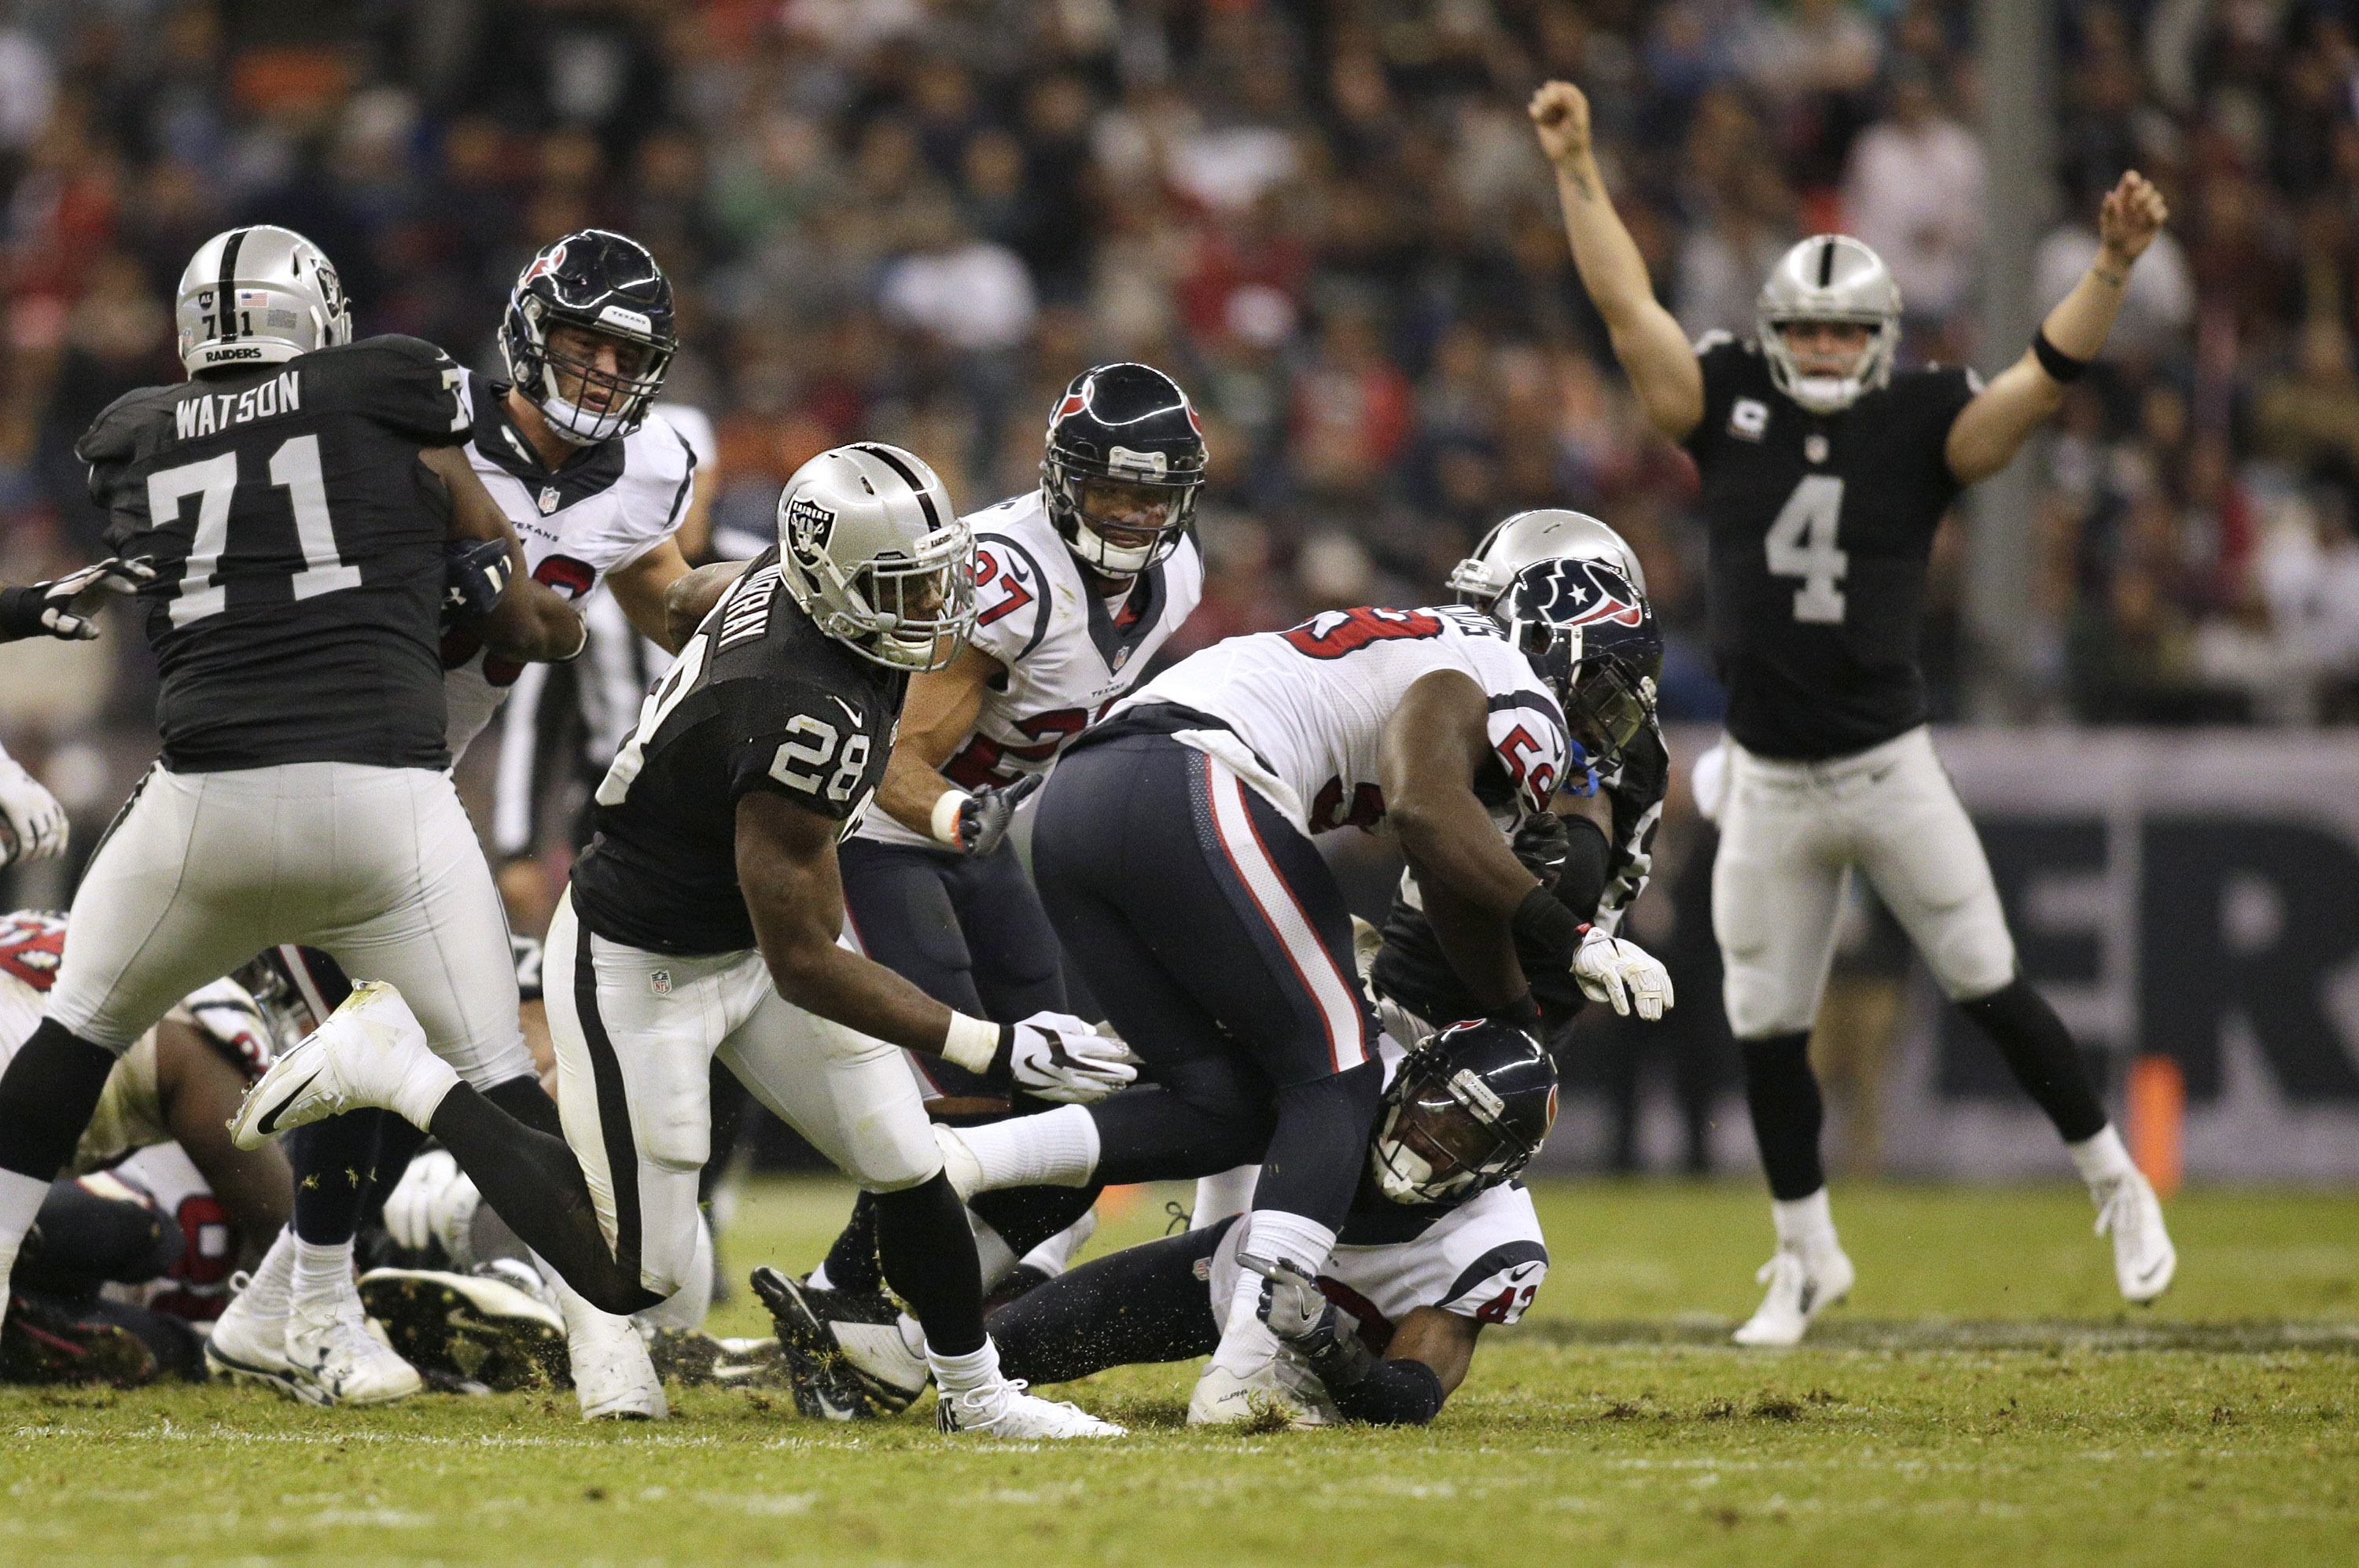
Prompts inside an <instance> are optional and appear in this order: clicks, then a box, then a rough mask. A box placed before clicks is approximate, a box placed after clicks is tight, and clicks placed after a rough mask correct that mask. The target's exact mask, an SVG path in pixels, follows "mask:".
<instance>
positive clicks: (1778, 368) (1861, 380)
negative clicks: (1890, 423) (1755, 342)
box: [1761, 312, 1900, 414]
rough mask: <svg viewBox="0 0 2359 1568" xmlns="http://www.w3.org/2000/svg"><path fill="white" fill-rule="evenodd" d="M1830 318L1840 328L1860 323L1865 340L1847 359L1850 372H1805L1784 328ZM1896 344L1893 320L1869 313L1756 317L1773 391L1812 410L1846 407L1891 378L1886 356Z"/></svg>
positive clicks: (1896, 323) (1893, 351) (1897, 329)
mask: <svg viewBox="0 0 2359 1568" xmlns="http://www.w3.org/2000/svg"><path fill="white" fill-rule="evenodd" d="M1822 321H1832V322H1837V323H1840V324H1842V325H1845V326H1856V327H1864V328H1865V329H1866V330H1867V342H1866V343H1865V345H1864V346H1863V347H1862V348H1861V349H1860V351H1859V356H1858V357H1857V358H1856V359H1855V360H1854V361H1853V362H1852V368H1851V370H1850V371H1849V372H1848V373H1846V374H1844V375H1841V376H1806V375H1804V374H1803V371H1802V366H1801V365H1800V364H1799V362H1798V361H1797V360H1796V358H1795V357H1794V351H1793V349H1792V347H1791V346H1789V345H1788V343H1787V342H1786V329H1787V328H1788V327H1799V326H1808V325H1810V324H1813V323H1816V322H1822ZM1899 346H1900V322H1899V321H1898V320H1897V318H1892V317H1884V316H1875V315H1866V314H1860V315H1829V314H1827V313H1825V312H1813V313H1812V314H1810V315H1808V316H1780V317H1770V316H1764V317H1762V318H1761V352H1762V354H1764V355H1765V356H1766V357H1767V359H1768V361H1769V378H1770V380H1772V381H1773V382H1775V383H1776V384H1777V389H1778V390H1779V391H1781V392H1783V393H1785V394H1786V396H1787V397H1791V398H1792V399H1793V400H1794V401H1795V402H1797V403H1799V404H1800V405H1801V406H1802V407H1803V408H1807V409H1809V410H1810V412H1811V413H1813V414H1835V413H1841V412H1842V411H1843V409H1845V408H1850V407H1851V406H1852V405H1853V404H1854V403H1856V402H1858V401H1859V400H1860V398H1862V397H1864V396H1866V395H1867V394H1868V393H1869V392H1872V391H1874V390H1875V388H1877V387H1882V386H1883V385H1885V383H1886V382H1887V381H1889V380H1891V378H1892V359H1893V355H1894V354H1896V353H1897V351H1898V349H1899Z"/></svg>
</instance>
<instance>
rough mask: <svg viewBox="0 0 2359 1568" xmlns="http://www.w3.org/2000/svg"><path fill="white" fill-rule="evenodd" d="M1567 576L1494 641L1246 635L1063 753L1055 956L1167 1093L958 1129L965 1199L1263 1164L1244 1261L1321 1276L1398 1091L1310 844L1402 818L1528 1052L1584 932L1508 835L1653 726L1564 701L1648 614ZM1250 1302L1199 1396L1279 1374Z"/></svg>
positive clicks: (1463, 627)
mask: <svg viewBox="0 0 2359 1568" xmlns="http://www.w3.org/2000/svg"><path fill="white" fill-rule="evenodd" d="M1560 564H1561V563H1559V562H1554V561H1550V562H1544V563H1540V564H1538V565H1535V566H1533V567H1531V568H1528V569H1527V570H1526V571H1525V572H1520V573H1518V574H1517V581H1516V582H1515V583H1514V584H1513V586H1512V587H1511V588H1510V589H1509V590H1508V591H1507V593H1506V600H1505V603H1504V604H1503V606H1502V610H1503V614H1502V616H1501V619H1499V620H1496V621H1495V620H1494V619H1493V618H1492V617H1491V616H1490V615H1485V614H1484V613H1483V612H1482V611H1480V610H1477V609H1474V608H1472V607H1470V606H1465V605H1444V606H1440V607H1437V608H1430V609H1417V610H1398V609H1375V608H1358V609H1352V610H1331V611H1327V612H1324V613H1322V614H1321V615H1317V616H1315V617H1313V618H1312V619H1310V620H1309V621H1306V622H1304V623H1303V624H1302V625H1301V626H1296V627H1294V628H1292V629H1291V630H1289V631H1285V632H1269V633H1261V634H1257V635H1255V636H1251V637H1234V638H1231V639H1230V640H1228V641H1226V642H1224V643H1222V644H1220V645H1218V646H1216V647H1214V648H1209V649H1207V650H1205V651H1204V652H1202V653H1200V654H1198V655H1196V656H1195V657H1193V658H1191V659H1186V660H1184V661H1182V662H1181V663H1180V665H1178V666H1177V667H1175V668H1174V669H1172V670H1169V671H1168V672H1166V673H1165V674H1164V675H1162V676H1161V677H1159V678H1158V679H1157V680H1155V681H1152V682H1150V683H1149V684H1148V685H1147V687H1146V688H1145V689H1144V690H1142V691H1139V692H1138V693H1137V694H1136V695H1135V696H1134V697H1132V698H1130V699H1128V700H1126V701H1125V702H1122V703H1120V704H1117V706H1116V707H1115V709H1114V713H1113V714H1112V715H1111V716H1110V717H1109V718H1108V719H1107V720H1106V722H1105V723H1103V724H1102V725H1100V726H1099V727H1098V728H1096V729H1094V730H1093V731H1092V732H1091V733H1089V734H1088V735H1084V736H1082V739H1081V740H1080V741H1078V742H1076V743H1075V744H1074V746H1072V747H1071V749H1070V750H1069V751H1068V753H1067V755H1066V757H1065V760H1064V761H1063V763H1062V764H1061V765H1060V767H1059V768H1058V770H1057V771H1056V773H1055V774H1054V775H1052V776H1051V778H1050V779H1049V785H1048V787H1047V789H1045V790H1044V791H1043V792H1042V798H1041V807H1040V820H1039V823H1038V832H1037V833H1036V836H1035V839H1034V855H1033V865H1034V869H1035V873H1036V875H1037V876H1038V879H1039V884H1040V890H1041V895H1042V898H1043V900H1044V902H1045V903H1046V905H1047V907H1048V909H1049V917H1050V919H1051V920H1052V921H1053V922H1054V923H1055V927H1056V931H1057V935H1058V937H1059V939H1060V942H1062V943H1063V945H1064V947H1065V950H1066V951H1067V952H1068V953H1071V954H1072V955H1073V958H1074V961H1075V962H1076V964H1078V965H1079V966H1080V968H1081V970H1082V975H1083V976H1084V977H1085V978H1086V979H1087V980H1088V982H1089V985H1090V987H1091V989H1092V990H1093V992H1094V993H1095V994H1096V995H1097V996H1098V998H1099V999H1100V1001H1101V1002H1102V1003H1103V1005H1104V1006H1105V1007H1106V1009H1107V1012H1108V1014H1109V1018H1110V1021H1111V1022H1112V1023H1113V1024H1114V1026H1115V1028H1116V1029H1117V1031H1118V1032H1119V1033H1120V1034H1121V1035H1122V1037H1123V1039H1124V1040H1125V1041H1127V1042H1128V1043H1129V1045H1130V1048H1131V1050H1132V1051H1135V1052H1136V1054H1137V1056H1138V1057H1139V1059H1140V1060H1141V1062H1143V1063H1144V1064H1145V1066H1144V1069H1143V1073H1142V1076H1146V1077H1150V1078H1152V1080H1153V1081H1154V1082H1153V1083H1152V1085H1151V1086H1149V1087H1147V1088H1144V1089H1140V1090H1137V1091H1135V1092H1133V1093H1130V1094H1119V1095H1116V1096H1114V1097H1113V1098H1112V1099H1109V1100H1106V1101H1104V1102H1102V1103H1101V1104H1099V1105H1094V1106H1092V1107H1090V1108H1089V1109H1086V1110H1084V1109H1082V1108H1079V1107H1074V1106H1067V1107H1064V1108H1060V1109H1059V1110H1056V1111H1052V1112H1048V1113H1044V1114H1042V1115H1038V1116H1025V1117H1019V1118H1016V1120H1013V1121H1009V1122H1004V1123H1000V1124H998V1125H995V1126H991V1127H975V1128H971V1129H965V1130H962V1131H959V1132H955V1133H952V1132H949V1131H947V1130H945V1131H944V1132H943V1133H942V1137H943V1140H944V1144H945V1149H946V1152H947V1153H948V1156H949V1160H950V1170H951V1173H952V1178H953V1180H954V1181H960V1182H961V1183H962V1186H963V1187H964V1188H965V1189H966V1190H968V1191H990V1190H995V1189H997V1188H1001V1187H1008V1186H1017V1185H1025V1184H1041V1183H1046V1184H1049V1185H1063V1186H1082V1185H1086V1184H1088V1183H1090V1182H1092V1181H1109V1182H1124V1181H1141V1180H1169V1179H1173V1178H1178V1177H1185V1176H1204V1175H1211V1174H1214V1173H1217V1172H1219V1171H1227V1170H1230V1169H1232V1168H1234V1166H1236V1165H1237V1164H1239V1163H1241V1162H1243V1161H1245V1160H1260V1162H1261V1174H1260V1176H1259V1178H1258V1180H1257V1181H1256V1187H1255V1192H1254V1199H1253V1217H1252V1225H1253V1237H1254V1247H1255V1252H1254V1256H1255V1258H1256V1260H1257V1262H1258V1263H1259V1264H1264V1265H1266V1266H1267V1267H1268V1269H1278V1268H1280V1267H1281V1266H1287V1267H1291V1268H1293V1269H1296V1270H1298V1271H1299V1272H1300V1273H1303V1274H1306V1275H1310V1276H1312V1277H1316V1276H1317V1275H1318V1274H1319V1273H1320V1271H1321V1269H1323V1268H1324V1267H1325V1265H1326V1263H1327V1259H1328V1254H1329V1252H1330V1250H1331V1249H1332V1247H1333V1246H1334V1245H1335V1239H1336V1233H1337V1229H1338V1227H1339V1226H1340V1225H1342V1223H1343V1218H1344V1216H1345V1214H1346V1213H1347V1212H1348V1210H1349V1208H1350V1204H1351V1201H1352V1195H1353V1189H1354V1187H1355V1185H1356V1182H1357V1174H1356V1172H1357V1171H1358V1169H1359V1164H1360V1160H1359V1154H1358V1151H1359V1149H1360V1148H1361V1145H1362V1143H1363V1142H1364V1138H1365V1137H1366V1131H1367V1127H1368V1126H1369V1125H1370V1123H1371V1122H1372V1121H1373V1120H1374V1118H1375V1112H1376V1105H1377V1101H1378V1099H1379V1097H1380V1095H1381V1094H1382V1089H1383V1080H1382V1073H1381V1071H1380V1069H1379V1067H1378V1065H1377V1063H1376V1061H1375V1039H1376V1035H1377V1028H1376V1024H1375V1018H1374V1016H1373V1014H1372V1012H1371V1009H1370V1007H1369V1004H1368V1001H1367V999H1366V997H1365V996H1364V995H1363V993H1362V992H1361V990H1360V987H1359V985H1358V984H1357V975H1356V970H1357V965H1356V962H1355V957H1354V953H1353V934H1352V926H1351V920H1350V916H1349V913H1348V911H1347V910H1346V909H1345V908H1344V903H1343V894H1342V891H1341V890H1340V889H1339V888H1338V887H1336V885H1335V881H1334V878H1333V877H1332V874H1331V873H1330V872H1329V871H1328V869H1327V867H1326V864H1325V862H1324V861H1323V860H1322V859H1321V857H1320V855H1319V853H1318V851H1317V850H1316V849H1315V848H1314V847H1312V845H1311V843H1310V835H1311V834H1312V833H1319V832H1324V831H1329V830H1332V829H1334V828H1339V827H1345V826H1353V827H1361V828H1365V829H1373V828H1375V826H1376V825H1377V824H1378V823H1380V822H1386V821H1389V822H1391V823H1392V825H1393V827H1394V828H1395V830H1396V832H1397V835H1398V837H1399V840H1400V844H1401V847H1402V850H1403V851H1404V853H1405V854H1406V855H1407V857H1408V863H1409V865H1410V866H1411V867H1412V868H1413V869H1414V871H1415V872H1416V874H1417V877H1418V880H1419V886H1420V887H1421V888H1422V889H1423V891H1424V895H1425V903H1426V909H1427V913H1428V915H1429V916H1430V919H1431V920H1432V923H1433V927H1434V930H1435V933H1436V935H1437V937H1438V938H1439V940H1440V943H1441V946H1442V950H1443V952H1444V953H1447V954H1448V956H1449V958H1450V961H1451V964H1452V966H1453V967H1454V968H1455V969H1456V970H1457V971H1458V973H1459V976H1460V979H1461V980H1462V982H1463V984H1464V985H1465V988H1466V992H1467V994H1468V995H1469V996H1471V998H1472V999H1473V1002H1474V1004H1475V1006H1476V1007H1479V1008H1481V1009H1482V1010H1483V1012H1484V1015H1486V1016H1489V1017H1492V1018H1502V1019H1506V1020H1508V1021H1510V1022H1512V1023H1514V1024H1515V1025H1516V1026H1517V1028H1520V1029H1525V1030H1526V1031H1527V1033H1530V1034H1532V1035H1533V1036H1534V1038H1536V1039H1537V1037H1538V1030H1539V1013H1538V1007H1536V1006H1535V1005H1534V1003H1533V1000H1532V996H1531V988H1530V985H1529V983H1528V981H1527V978H1526V975H1525V972H1524V969H1523V968H1522V966H1521V964H1520V963H1519V960H1518V954H1517V948H1518V945H1519V939H1520V941H1521V942H1522V943H1526V944H1528V945H1529V949H1530V951H1532V952H1536V953H1541V954H1544V955H1545V962H1546V963H1547V964H1548V965H1549V967H1552V968H1561V967H1567V966H1570V965H1571V963H1572V961H1573V957H1574V954H1575V953H1576V952H1577V951H1578V949H1579V947H1580V945H1581V942H1582V925H1581V922H1580V920H1579V919H1578V918H1577V917H1576V916H1575V915H1574V914H1573V913H1572V911H1571V910H1570V909H1566V908H1565V907H1564V906H1563V904H1561V903H1560V901H1559V900H1557V899H1556V898H1554V897H1553V896H1552V895H1551V894H1550V893H1549V891H1548V890H1547V889H1546V888H1545V887H1542V886H1541V884H1540V882H1539V880H1538V878H1536V877H1534V876H1533V875H1532V874H1531V873H1530V872H1528V871H1527V870H1526V869H1525V868H1524V867H1523V866H1522V865H1521V864H1520V863H1518V861H1517V858H1516V855H1515V854H1514V852H1513V850H1512V849H1511V848H1510V846H1509V842H1508V839H1507V837H1506V834H1504V833H1502V832H1501V831H1500V825H1501V824H1500V821H1499V818H1498V817H1495V814H1494V813H1495V811H1496V812H1498V813H1499V815H1500V816H1504V817H1505V818H1506V819H1507V822H1508V823H1509V825H1513V823H1514V822H1516V821H1517V820H1520V819H1521V818H1522V817H1523V816H1525V815H1526V814H1527V813H1530V812H1537V811H1543V810H1545V809H1546V808H1547V806H1548V804H1549V801H1550V800H1552V799H1553V798H1554V797H1555V795H1556V794H1557V793H1558V790H1559V789H1560V786H1561V785H1562V783H1563V782H1564V781H1565V780H1566V779H1568V778H1571V779H1581V780H1585V779H1587V777H1588V775H1589V772H1590V770H1591V768H1595V767H1600V766H1608V765H1610V763H1611V761H1612V759H1613V757H1614V756H1615V755H1616V754H1618V752H1619V750H1620V748H1621V747H1622V746H1625V745H1626V744H1628V742H1629V740H1630V739H1631V737H1632V735H1635V734H1636V732H1637V730H1638V728H1639V727H1640V726H1641V725H1643V724H1645V723H1646V721H1647V715H1648V712H1649V707H1648V704H1647V701H1646V699H1645V692H1644V690H1643V688H1641V687H1638V686H1636V685H1633V686H1631V687H1630V688H1629V690H1628V691H1626V692H1624V693H1622V694H1620V695H1615V696H1613V697H1611V698H1610V699H1602V700H1594V701H1593V693H1592V692H1591V691H1588V690H1586V689H1581V690H1578V691H1577V689H1576V676H1577V675H1582V674H1583V673H1584V672H1583V670H1582V638H1583V633H1582V626H1583V624H1584V622H1586V621H1588V620H1591V619H1593V618H1595V617H1598V616H1601V615H1603V616H1607V617H1611V616H1614V615H1628V616H1640V615H1642V614H1643V612H1642V609H1641V607H1640V604H1639V602H1638V596H1637V593H1636V590H1635V589H1634V588H1630V587H1629V586H1627V584H1626V582H1625V581H1623V580H1620V579H1619V578H1618V574H1613V573H1610V572H1604V571H1603V569H1600V571H1599V572H1594V573H1592V572H1583V573H1577V574H1576V573H1566V572H1560V571H1559V570H1558V568H1559V567H1560ZM1609 585H1610V586H1611V591H1610V592H1608V588H1609ZM1619 683H1620V682H1619V681H1618V678H1617V681H1616V682H1615V684H1616V685H1619ZM1576 696H1578V697H1579V699H1580V701H1579V702H1576V701H1575V698H1576ZM1568 711H1571V713H1574V714H1576V715H1577V716H1578V717H1577V721H1576V722H1577V724H1578V726H1579V727H1578V730H1577V734H1576V733H1569V732H1568V727H1567V713H1568ZM1576 747H1577V748H1578V749H1576ZM1265 1271H1266V1270H1265ZM1256 1291H1257V1286H1249V1285H1248V1284H1246V1283H1243V1282H1241V1283H1240V1284H1239V1286H1238V1289H1237V1292H1236V1294H1235V1295H1234V1297H1233V1298H1232V1300H1231V1301H1229V1302H1228V1303H1227V1305H1226V1307H1225V1308H1224V1310H1223V1339H1222V1344H1221V1349H1220V1351H1219V1353H1218V1354H1216V1355H1215V1356H1214V1358H1213V1364H1212V1367H1208V1368H1207V1369H1206V1373H1205V1377H1204V1380H1203V1381H1202V1382H1200V1385H1199V1392H1200V1395H1203V1394H1204V1393H1205V1390H1207V1389H1210V1390H1211V1391H1212V1396H1219V1395H1221V1394H1223V1391H1224V1390H1226V1389H1228V1388H1229V1386H1230V1385H1231V1384H1232V1383H1239V1382H1241V1381H1242V1379H1244V1378H1245V1377H1249V1376H1251V1375H1252V1374H1253V1373H1255V1372H1256V1371H1258V1370H1259V1369H1260V1368H1262V1367H1266V1364H1267V1361H1268V1351H1267V1338H1266V1335H1267V1334H1268V1333H1269V1332H1270V1331H1269V1330H1268V1329H1267V1328H1266V1326H1265V1324H1264V1321H1263V1319H1262V1317H1261V1314H1260V1312H1259V1310H1258V1295H1257V1293H1256ZM1230 1403H1242V1400H1227V1399H1221V1398H1217V1397H1209V1396H1208V1397H1207V1398H1200V1399H1199V1400H1198V1401H1196V1405H1197V1406H1198V1407H1200V1409H1196V1410H1191V1419H1202V1420H1223V1419H1230V1418H1229V1417H1227V1416H1226V1415H1225V1414H1224V1413H1223V1412H1222V1411H1218V1410H1212V1408H1211V1406H1212V1405H1214V1404H1218V1405H1222V1406H1223V1408H1225V1406H1226V1405H1228V1404H1230Z"/></svg>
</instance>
